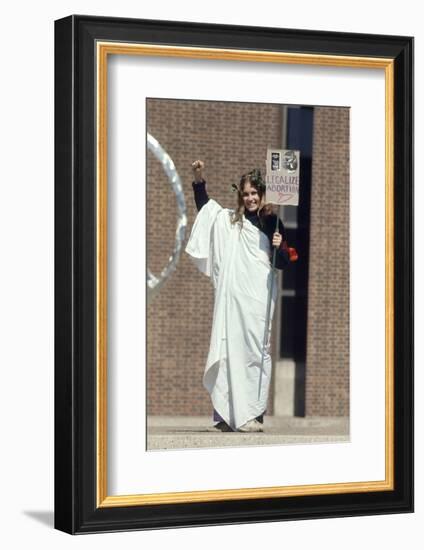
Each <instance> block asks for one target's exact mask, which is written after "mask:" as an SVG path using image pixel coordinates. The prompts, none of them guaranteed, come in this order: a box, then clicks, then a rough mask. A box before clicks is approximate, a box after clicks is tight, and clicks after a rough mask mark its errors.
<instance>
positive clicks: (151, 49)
mask: <svg viewBox="0 0 424 550" xmlns="http://www.w3.org/2000/svg"><path fill="white" fill-rule="evenodd" d="M109 55H137V56H143V55H144V56H147V55H148V56H156V57H182V58H194V59H220V60H229V61H249V62H252V61H254V62H262V63H265V62H266V63H284V64H297V65H318V66H332V67H351V68H352V67H353V68H370V69H384V72H385V405H386V406H385V479H384V480H380V481H359V482H349V483H329V484H316V485H293V486H276V487H255V488H243V489H216V490H215V489H214V490H205V491H184V492H178V493H175V492H173V493H147V494H132V495H115V496H109V495H108V493H107V467H108V464H107V62H108V56H109ZM96 64H97V89H96V101H97V110H96V115H97V116H96V130H97V151H96V152H97V159H96V166H97V176H96V188H97V189H96V191H97V205H96V215H97V223H96V232H97V243H96V244H97V255H96V272H97V296H96V299H97V304H96V305H97V307H96V313H97V315H96V317H97V335H96V361H97V365H96V380H97V391H96V398H97V410H96V416H97V422H96V429H97V434H96V444H97V447H96V458H97V461H96V473H97V499H96V500H97V507H99V508H109V507H120V506H142V505H151V504H176V503H192V502H212V501H224V500H225V501H228V500H242V499H258V498H281V497H293V496H307V495H328V494H343V493H344V494H345V493H366V492H374V491H390V490H394V60H393V59H391V58H373V57H355V56H337V55H321V54H302V53H295V54H293V53H285V52H268V51H256V50H237V49H220V48H206V47H205V48H199V47H187V46H165V45H153V44H140V43H124V42H104V41H97V43H96Z"/></svg>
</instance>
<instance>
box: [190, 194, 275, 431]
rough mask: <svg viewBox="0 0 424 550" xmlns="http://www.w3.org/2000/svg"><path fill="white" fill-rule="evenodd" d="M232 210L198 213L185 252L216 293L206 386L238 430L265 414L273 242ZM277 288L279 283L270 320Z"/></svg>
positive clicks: (209, 207)
mask: <svg viewBox="0 0 424 550" xmlns="http://www.w3.org/2000/svg"><path fill="white" fill-rule="evenodd" d="M232 213H233V211H232V210H229V209H226V208H222V207H221V206H220V205H219V204H218V203H217V202H216V201H214V200H213V199H210V200H209V201H208V202H207V203H206V204H205V205H204V206H203V207H202V208H201V210H200V211H199V212H198V214H197V217H196V219H195V222H194V225H193V228H192V231H191V235H190V238H189V241H188V244H187V246H186V249H185V250H186V252H187V253H188V254H189V255H190V257H191V258H192V260H193V261H194V263H195V265H196V266H197V268H198V269H199V270H200V271H201V272H202V273H204V274H205V275H207V276H208V277H211V280H212V284H213V287H214V290H215V302H214V310H213V323H212V333H211V339H210V347H209V354H208V358H207V361H206V368H205V373H204V377H203V384H204V386H205V388H206V389H207V391H208V392H209V394H210V396H211V400H212V403H213V406H214V408H215V410H216V411H217V412H218V413H219V414H220V416H221V417H222V418H223V419H224V420H225V421H226V422H227V424H229V425H230V426H231V427H232V428H233V429H238V428H239V427H240V426H242V425H243V424H245V423H246V422H247V421H249V420H251V419H253V418H256V417H257V416H259V415H261V414H262V413H263V412H264V411H265V409H266V403H267V397H268V391H269V385H270V379H271V357H270V354H269V338H268V342H267V345H266V346H265V356H264V364H263V374H262V381H261V390H260V395H259V396H258V392H259V378H260V369H261V358H262V344H263V337H264V329H265V317H266V308H267V299H268V292H269V289H270V286H271V277H273V276H274V277H276V273H274V272H273V271H272V269H271V265H270V243H269V240H268V237H267V236H266V235H265V234H264V233H263V232H262V231H260V230H259V229H258V228H257V227H255V226H254V225H253V224H252V223H250V222H249V221H248V220H247V219H246V218H244V219H243V227H242V228H241V226H240V223H236V224H232V223H231V220H230V217H231V214H232ZM276 294H277V284H276V281H274V285H273V296H272V300H271V315H270V323H269V329H270V328H271V320H272V317H273V313H274V307H275V300H276Z"/></svg>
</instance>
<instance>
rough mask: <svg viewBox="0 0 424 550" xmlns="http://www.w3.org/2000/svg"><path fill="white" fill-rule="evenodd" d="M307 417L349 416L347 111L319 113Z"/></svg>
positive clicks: (318, 110) (323, 110) (315, 142)
mask: <svg viewBox="0 0 424 550" xmlns="http://www.w3.org/2000/svg"><path fill="white" fill-rule="evenodd" d="M312 181H313V184H312V195H311V218H310V226H311V229H310V258H309V289H308V329H307V359H306V396H305V404H306V414H307V415H319V416H327V415H328V416H345V415H348V414H349V110H348V109H347V108H345V109H343V108H327V107H326V108H316V109H315V110H314V140H313V161H312Z"/></svg>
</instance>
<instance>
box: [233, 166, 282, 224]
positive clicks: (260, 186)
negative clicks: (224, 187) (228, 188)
mask: <svg viewBox="0 0 424 550" xmlns="http://www.w3.org/2000/svg"><path fill="white" fill-rule="evenodd" d="M246 183H250V185H251V186H252V187H254V188H255V189H256V191H257V192H258V195H259V206H258V216H259V223H260V224H261V226H263V223H264V218H265V217H266V216H269V215H270V214H272V213H273V208H272V205H271V204H269V203H266V202H265V189H266V185H265V183H264V181H263V179H262V177H261V173H260V171H259V170H252V172H249V173H248V174H243V176H242V177H241V179H240V184H239V185H238V186H236V185H235V184H234V185H233V188H234V190H237V207H236V209H235V210H234V213H233V215H232V217H231V223H237V222H240V225H241V227H243V214H244V213H245V207H244V202H243V191H244V187H245V185H246Z"/></svg>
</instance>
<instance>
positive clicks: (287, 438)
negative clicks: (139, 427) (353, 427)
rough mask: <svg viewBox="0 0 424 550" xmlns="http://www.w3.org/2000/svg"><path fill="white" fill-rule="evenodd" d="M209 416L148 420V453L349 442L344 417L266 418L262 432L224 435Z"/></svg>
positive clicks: (347, 422)
mask: <svg viewBox="0 0 424 550" xmlns="http://www.w3.org/2000/svg"><path fill="white" fill-rule="evenodd" d="M213 425H214V422H213V421H212V417H210V416H173V417H171V416H150V417H149V418H148V421H147V449H148V450H167V449H197V448H211V447H212V448H215V447H245V446H250V445H254V446H262V445H301V444H312V443H341V442H349V418H347V417H315V416H313V417H305V418H301V417H289V416H265V417H264V424H263V426H264V432H259V433H250V434H249V433H248V434H246V433H241V432H229V433H223V432H220V431H216V430H214V428H213Z"/></svg>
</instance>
